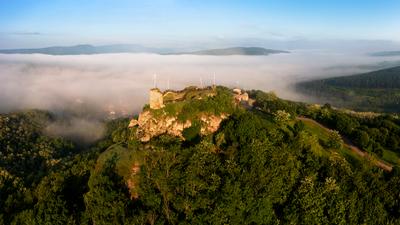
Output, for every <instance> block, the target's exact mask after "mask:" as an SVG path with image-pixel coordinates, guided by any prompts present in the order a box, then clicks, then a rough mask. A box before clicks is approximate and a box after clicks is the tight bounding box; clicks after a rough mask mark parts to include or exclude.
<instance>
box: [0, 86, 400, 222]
mask: <svg viewBox="0 0 400 225" xmlns="http://www.w3.org/2000/svg"><path fill="white" fill-rule="evenodd" d="M219 90H220V91H219V94H218V95H217V96H213V97H210V98H208V99H206V100H205V101H206V102H207V104H206V105H203V104H197V103H195V102H196V101H193V102H194V103H193V105H192V108H193V109H192V108H191V106H190V104H187V105H185V109H186V112H187V117H192V116H193V114H194V113H196V112H197V110H196V109H198V108H199V107H200V108H204V109H207V111H209V110H211V109H210V107H216V108H215V109H214V110H215V111H216V112H221V111H222V112H227V111H228V112H230V116H229V117H228V118H227V119H225V120H224V121H223V122H222V123H221V126H220V128H219V129H218V131H217V132H215V133H213V134H210V135H207V136H201V135H200V133H199V129H197V127H196V126H197V124H195V123H194V124H193V127H190V128H187V129H186V130H184V134H185V135H186V136H187V137H191V138H187V139H186V140H182V139H180V138H177V137H172V136H168V135H161V136H158V137H156V138H152V139H151V140H150V142H146V143H142V142H140V141H139V140H137V139H136V137H135V135H134V133H135V132H136V130H135V129H136V128H128V124H129V121H130V119H129V118H119V119H114V120H110V121H107V122H106V124H105V126H106V134H105V136H104V137H103V138H102V139H101V140H99V141H97V142H95V143H92V144H91V145H81V144H79V143H76V142H73V141H70V140H67V139H64V138H61V137H51V136H48V135H47V134H46V132H44V129H45V127H46V126H47V125H48V124H49V123H51V122H52V121H53V120H54V115H53V114H52V113H51V112H47V111H39V110H31V111H22V112H15V113H9V114H1V115H0V150H1V151H0V224H52V225H53V224H60V225H61V224H63V225H64V224H96V225H101V224H399V223H400V202H399V201H398V197H399V196H400V189H399V188H398V187H399V186H400V173H399V172H400V171H399V169H398V165H400V161H399V160H398V157H399V156H400V119H399V118H398V117H397V116H395V115H391V114H378V115H373V116H370V115H363V114H357V113H353V114H352V113H349V112H347V111H344V110H339V109H335V108H333V107H331V106H330V105H328V104H326V105H323V106H315V105H308V104H305V103H299V102H292V101H287V100H283V99H280V98H278V97H277V96H276V95H275V94H274V93H265V92H262V91H256V90H253V91H249V92H248V93H249V95H250V97H251V98H252V99H254V100H255V102H254V105H253V107H251V108H248V107H246V108H245V107H242V106H241V105H234V103H233V102H232V103H231V104H227V101H225V100H226V95H227V93H228V89H224V88H220V89H219ZM221 99H222V100H224V101H222V100H221ZM220 102H223V103H224V104H220ZM172 111H174V110H172ZM300 118H309V119H312V120H313V121H316V122H317V123H320V124H322V125H323V126H326V127H328V128H329V129H331V130H324V129H321V128H320V127H317V126H313V125H312V124H311V123H307V122H304V121H302V120H301V119H300ZM193 137H196V138H193ZM343 137H346V138H349V139H350V140H351V141H352V142H354V143H355V144H356V145H357V146H359V147H360V148H362V149H363V150H365V151H367V152H368V154H370V155H371V158H363V157H360V156H359V155H357V154H354V152H352V151H351V150H349V149H347V147H346V143H345V141H344V140H343ZM378 159H379V160H382V161H384V162H386V163H388V164H390V165H392V166H393V170H391V171H385V170H382V169H380V168H379V167H377V166H376V165H375V160H378Z"/></svg>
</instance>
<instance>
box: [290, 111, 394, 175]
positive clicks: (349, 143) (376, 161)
mask: <svg viewBox="0 0 400 225" xmlns="http://www.w3.org/2000/svg"><path fill="white" fill-rule="evenodd" d="M297 119H298V120H301V121H307V122H310V123H313V124H315V125H317V126H319V127H321V128H323V129H324V130H326V131H328V132H331V131H332V130H331V129H329V128H328V127H326V126H324V125H322V124H320V123H318V122H317V121H315V120H313V119H310V118H306V117H297ZM340 136H341V137H342V139H343V141H344V144H345V145H346V146H347V147H348V148H350V149H351V151H352V152H354V153H356V154H357V155H359V156H361V157H363V158H366V159H368V160H369V161H371V162H373V163H374V164H375V166H377V167H379V168H381V169H383V170H385V171H388V172H390V171H392V169H393V166H392V165H390V164H388V163H386V162H383V161H382V160H380V159H375V158H373V157H372V156H371V155H369V154H368V153H367V152H366V151H363V150H362V149H360V148H359V147H357V146H355V145H354V143H353V142H352V141H351V140H350V139H348V138H347V137H345V136H343V135H340Z"/></svg>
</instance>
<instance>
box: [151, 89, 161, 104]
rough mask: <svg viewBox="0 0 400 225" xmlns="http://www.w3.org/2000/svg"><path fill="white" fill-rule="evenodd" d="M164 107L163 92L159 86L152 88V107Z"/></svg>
mask: <svg viewBox="0 0 400 225" xmlns="http://www.w3.org/2000/svg"><path fill="white" fill-rule="evenodd" d="M163 107H164V101H163V94H162V93H161V91H160V90H159V89H158V88H153V89H151V90H150V108H151V109H160V108H163Z"/></svg>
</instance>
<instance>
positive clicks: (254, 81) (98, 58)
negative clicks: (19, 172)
mask: <svg viewBox="0 0 400 225" xmlns="http://www.w3.org/2000/svg"><path fill="white" fill-rule="evenodd" d="M389 59H390V60H394V59H395V58H393V57H392V58H383V57H379V58H378V57H368V56H367V55H357V54H346V53H337V52H336V53H333V52H326V51H295V52H292V53H290V54H276V55H269V56H194V55H178V56H173V55H155V54H101V55H78V56H49V55H41V54H32V55H1V54H0V112H1V113H6V112H10V111H15V110H22V109H26V108H37V109H45V110H49V111H52V112H55V113H58V114H62V113H64V112H70V113H72V114H74V115H75V117H74V118H78V119H75V120H74V121H70V122H69V123H64V124H62V126H60V124H54V125H51V126H50V127H49V128H48V130H49V131H51V132H53V133H55V134H58V135H62V136H67V137H74V135H79V134H80V133H88V134H92V133H94V130H99V129H102V128H101V126H99V124H98V121H100V120H102V119H104V118H107V117H109V116H121V115H132V114H134V113H138V112H139V111H140V110H141V109H142V107H143V105H144V104H145V103H147V100H148V90H149V89H150V88H152V87H153V76H154V74H157V86H158V87H159V88H160V89H166V88H167V86H168V83H169V86H170V88H171V89H181V88H184V87H185V86H188V85H197V86H199V85H200V80H202V82H203V85H205V86H206V85H210V84H211V83H212V80H213V75H214V74H215V77H216V82H217V84H218V85H225V86H229V87H233V86H238V87H240V88H244V89H260V90H264V91H275V92H276V93H277V94H278V95H279V96H280V97H282V98H287V99H293V100H303V101H307V98H306V96H300V95H299V94H297V93H296V92H295V91H294V90H293V89H292V88H291V85H292V84H294V83H296V82H298V81H301V80H307V79H312V78H318V77H328V76H337V75H346V74H352V73H358V72H365V71H367V70H368V68H370V67H365V66H364V67H363V66H360V65H374V64H377V65H379V63H381V62H382V61H385V60H389ZM398 59H399V58H397V60H398ZM168 81H169V82H168ZM93 123H95V124H93ZM52 126H53V127H52ZM59 127H62V129H61V130H60V129H58V128H59ZM77 127H80V128H79V129H78V128H77ZM98 133H99V132H96V134H98ZM100 134H101V132H100ZM88 137H89V139H90V140H95V139H98V138H100V137H101V136H99V135H92V136H91V135H88Z"/></svg>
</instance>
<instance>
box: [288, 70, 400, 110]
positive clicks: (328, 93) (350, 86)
mask: <svg viewBox="0 0 400 225" xmlns="http://www.w3.org/2000/svg"><path fill="white" fill-rule="evenodd" d="M296 89H297V90H298V91H300V92H302V93H304V94H307V95H310V96H312V97H315V98H317V99H318V100H319V101H320V102H327V103H330V104H333V105H335V106H340V107H349V108H352V109H356V110H366V111H369V110H371V111H388V112H399V111H400V66H397V67H392V68H388V69H382V70H377V71H373V72H368V73H363V74H356V75H351V76H341V77H333V78H328V79H322V80H313V81H306V82H301V83H298V84H296Z"/></svg>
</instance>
